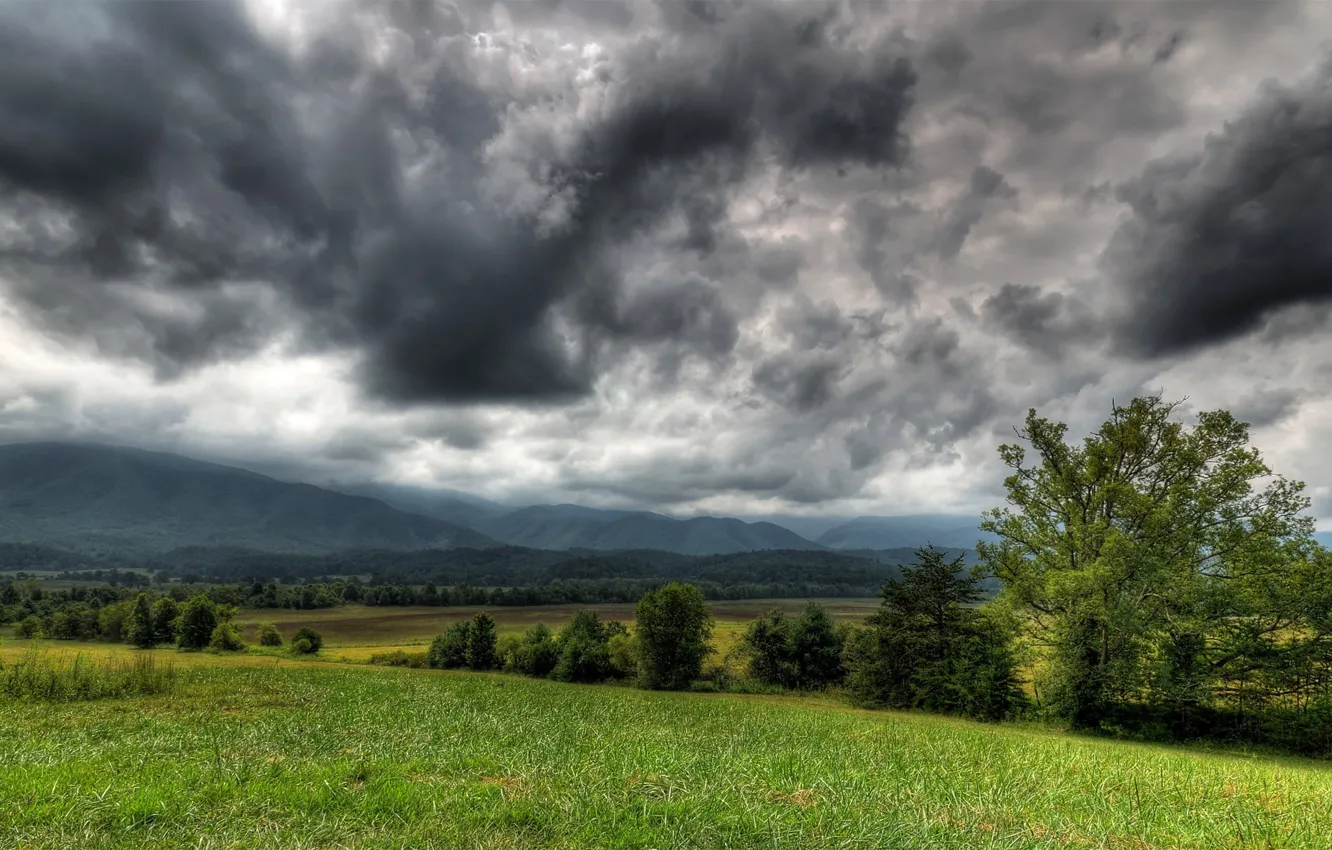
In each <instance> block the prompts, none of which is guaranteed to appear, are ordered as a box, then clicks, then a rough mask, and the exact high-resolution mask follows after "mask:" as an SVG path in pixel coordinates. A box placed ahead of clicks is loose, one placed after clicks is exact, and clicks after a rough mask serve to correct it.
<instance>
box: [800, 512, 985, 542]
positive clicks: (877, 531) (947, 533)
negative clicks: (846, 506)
mask: <svg viewBox="0 0 1332 850" xmlns="http://www.w3.org/2000/svg"><path fill="white" fill-rule="evenodd" d="M988 537H989V535H986V534H983V533H982V532H981V530H980V517H976V516H969V515H966V514H920V515H917V516H863V517H857V518H856V519H853V520H851V521H850V522H845V523H842V524H841V525H839V526H837V527H836V528H832V529H829V530H828V531H825V532H824V533H823V534H821V535H819V536H818V538H817V540H818V542H819V543H821V544H823V545H824V546H827V547H828V548H830V549H900V548H904V547H905V548H912V549H915V548H919V547H921V546H926V545H929V544H933V545H934V546H938V547H948V548H956V549H975V548H976V541H978V540H981V539H987V538H988Z"/></svg>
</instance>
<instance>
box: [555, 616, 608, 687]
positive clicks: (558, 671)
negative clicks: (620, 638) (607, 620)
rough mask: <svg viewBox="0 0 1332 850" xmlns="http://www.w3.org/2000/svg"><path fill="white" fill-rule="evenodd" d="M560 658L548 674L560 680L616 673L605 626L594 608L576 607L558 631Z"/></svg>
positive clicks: (585, 679) (600, 677)
mask: <svg viewBox="0 0 1332 850" xmlns="http://www.w3.org/2000/svg"><path fill="white" fill-rule="evenodd" d="M557 647H558V650H559V660H558V661H556V663H555V668H554V669H553V670H551V677H552V678H554V679H557V680H558V681H561V682H601V681H605V680H606V679H609V678H610V677H611V676H613V675H614V674H615V670H614V669H613V668H612V667H611V661H610V646H609V639H608V637H607V635H606V626H605V624H604V623H602V622H601V621H600V620H599V619H598V618H597V615H596V613H595V612H593V611H579V612H577V613H575V614H574V615H573V619H572V620H570V621H569V625H567V626H565V627H564V629H563V631H561V632H560V639H559V642H558V644H557Z"/></svg>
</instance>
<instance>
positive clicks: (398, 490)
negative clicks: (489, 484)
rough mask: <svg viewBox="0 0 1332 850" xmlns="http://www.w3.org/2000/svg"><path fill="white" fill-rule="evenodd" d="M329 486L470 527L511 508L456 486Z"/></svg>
mask: <svg viewBox="0 0 1332 850" xmlns="http://www.w3.org/2000/svg"><path fill="white" fill-rule="evenodd" d="M329 489H331V490H336V491H337V492H339V493H346V494H348V495H352V496H368V497H369V498H371V499H378V500H379V501H381V502H383V503H384V504H386V505H388V506H389V507H391V508H396V509H397V510H400V511H403V512H405V513H409V514H420V515H421V516H428V517H434V518H435V519H442V520H444V521H445V522H451V523H454V524H455V525H462V526H466V527H468V528H472V529H475V528H476V527H477V526H478V525H479V524H480V523H482V522H484V521H486V520H488V519H491V518H493V517H496V516H499V515H500V514H503V513H507V512H509V511H511V510H513V508H511V507H508V506H506V505H501V504H498V503H497V502H491V501H487V500H486V499H482V498H480V497H478V496H473V495H471V494H468V493H460V492H458V491H456V490H431V489H427V488H425V487H407V486H402V485H397V484H354V485H347V486H341V485H333V486H331V487H330V488H329Z"/></svg>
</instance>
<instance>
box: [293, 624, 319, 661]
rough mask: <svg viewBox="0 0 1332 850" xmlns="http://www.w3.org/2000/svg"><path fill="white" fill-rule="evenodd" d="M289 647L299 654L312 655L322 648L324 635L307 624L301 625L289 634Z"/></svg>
mask: <svg viewBox="0 0 1332 850" xmlns="http://www.w3.org/2000/svg"><path fill="white" fill-rule="evenodd" d="M291 648H292V650H294V651H295V652H296V653H297V654H299V655H314V654H315V653H316V652H318V651H319V650H321V649H323V648H324V636H323V635H321V634H319V632H317V631H315V630H314V629H312V628H310V627H309V626H301V627H300V628H299V629H297V630H296V634H294V635H292V636H291Z"/></svg>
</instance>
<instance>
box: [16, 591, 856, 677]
mask: <svg viewBox="0 0 1332 850" xmlns="http://www.w3.org/2000/svg"><path fill="white" fill-rule="evenodd" d="M806 601H807V600H804V599H747V600H740V601H734V602H713V603H711V604H710V605H709V607H710V608H711V609H712V615H713V617H714V618H715V620H716V625H715V627H714V629H713V636H712V643H713V647H714V653H713V660H714V661H720V660H723V659H725V658H726V656H727V654H728V653H729V652H730V650H731V649H732V648H733V647H734V646H735V645H736V643H737V642H738V641H739V639H740V635H741V634H743V633H744V630H745V628H746V626H747V625H748V623H749V622H750V621H751V620H753V619H754V618H756V617H758V616H760V615H761V614H764V613H766V612H767V611H768V610H769V609H771V608H773V607H774V606H776V607H780V608H782V609H783V610H785V611H787V612H789V613H798V612H799V611H800V610H801V609H802V608H804V606H805V603H806ZM816 601H817V602H819V603H821V604H822V605H824V606H825V607H826V608H827V609H828V611H829V613H831V614H832V616H833V617H834V619H836V620H837V621H839V622H841V621H847V622H853V623H859V622H861V621H863V620H864V619H865V617H866V616H868V615H869V614H870V613H871V612H872V611H874V610H875V609H876V608H877V607H878V600H877V599H819V600H816ZM582 609H590V610H593V611H596V612H597V614H598V615H599V616H600V617H601V618H602V619H605V620H620V621H622V622H624V623H626V624H627V625H629V626H631V627H632V625H633V620H634V606H633V604H631V603H620V604H607V605H534V606H524V607H518V606H489V605H487V606H472V607H468V606H448V607H424V606H409V607H401V608H399V607H367V606H364V605H347V606H343V607H340V608H319V609H314V610H309V611H293V610H289V609H285V608H276V609H275V608H247V609H244V610H242V611H241V612H240V615H239V616H238V617H237V620H236V622H237V624H238V625H239V626H240V627H241V632H242V635H243V636H244V638H245V640H246V641H247V642H248V643H250V644H251V646H252V647H253V644H254V642H255V641H256V640H257V635H258V630H259V624H260V623H264V622H271V623H273V624H274V625H276V626H277V627H278V630H279V631H280V632H282V635H283V637H285V638H287V639H290V638H291V635H292V634H293V633H294V632H295V631H296V630H297V629H299V628H301V627H302V626H309V627H310V628H312V629H314V630H315V631H317V632H319V633H320V634H321V635H323V636H324V650H323V651H322V652H321V653H320V658H321V659H322V660H325V661H334V662H336V661H354V662H364V661H366V660H367V659H368V658H369V657H370V656H371V655H372V654H374V653H377V652H384V651H387V650H392V649H402V650H405V651H408V652H412V651H417V652H419V651H422V650H424V649H425V648H426V646H428V645H429V643H430V641H431V640H432V639H433V638H434V637H435V635H437V634H439V633H441V632H443V631H444V630H445V629H447V628H448V627H449V626H450V625H451V624H453V623H456V622H458V621H459V620H464V619H467V618H468V617H471V616H472V615H473V614H475V613H476V612H477V611H486V612H488V613H489V614H490V615H491V616H492V617H494V618H495V624H496V626H497V627H498V630H499V633H500V634H501V635H504V634H519V633H522V632H524V631H526V630H527V629H528V628H530V627H531V626H532V625H534V624H536V623H545V624H546V625H548V626H550V627H551V628H552V629H554V630H556V631H558V630H559V629H560V627H562V626H563V625H565V624H566V623H568V622H569V619H570V618H571V617H572V616H573V614H574V612H575V611H579V610H582ZM9 632H10V630H9V629H5V630H4V633H9ZM45 643H48V645H50V646H52V648H54V649H57V650H59V651H69V652H71V653H73V652H91V653H94V654H105V653H112V654H114V653H116V652H119V651H122V650H123V651H129V647H127V646H121V645H118V644H108V643H101V642H90V643H84V642H77V643H76V642H71V641H48V642H45ZM28 644H29V642H28V641H20V640H13V639H5V640H3V641H0V656H4V655H12V654H14V653H17V652H22V651H26V647H27V646H28ZM259 652H261V651H260V650H259V649H258V648H257V647H254V648H252V650H251V653H259ZM270 652H271V650H270ZM173 657H177V658H179V659H180V660H181V661H182V662H183V663H187V664H195V663H202V664H208V665H213V664H217V663H222V664H224V665H225V664H228V663H241V664H244V663H245V662H244V661H242V660H241V659H242V658H250V659H256V656H255V655H254V654H250V655H248V656H240V657H232V659H230V660H228V659H226V658H222V657H219V656H215V655H210V654H207V653H181V654H180V655H178V656H177V655H175V654H174V653H173ZM258 657H259V658H266V657H267V656H265V655H262V654H261V655H259V656H258ZM256 660H257V659H256ZM269 663H272V660H270V661H269ZM299 663H308V662H305V661H301V662H299Z"/></svg>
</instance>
